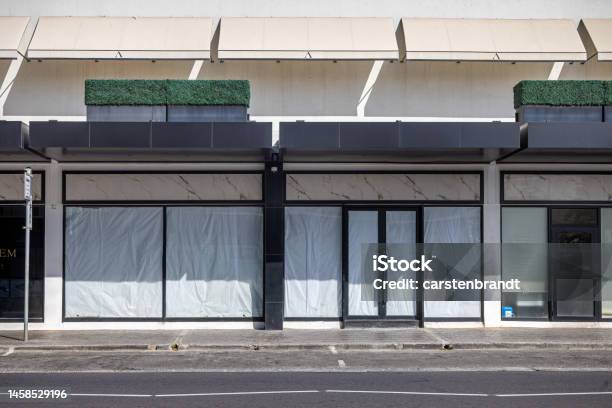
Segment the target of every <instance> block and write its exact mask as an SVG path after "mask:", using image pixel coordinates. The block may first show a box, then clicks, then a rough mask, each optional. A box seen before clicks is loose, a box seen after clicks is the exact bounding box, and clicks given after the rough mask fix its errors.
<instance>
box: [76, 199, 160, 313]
mask: <svg viewBox="0 0 612 408" xmlns="http://www.w3.org/2000/svg"><path fill="white" fill-rule="evenodd" d="M162 235H163V209H162V208H154V207H98V208H95V207H67V208H66V231H65V277H64V279H65V286H66V290H65V293H64V296H65V307H66V311H65V315H66V317H68V318H159V317H161V315H162V252H163V250H162V245H163V243H162V241H163V238H162Z"/></svg>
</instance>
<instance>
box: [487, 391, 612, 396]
mask: <svg viewBox="0 0 612 408" xmlns="http://www.w3.org/2000/svg"><path fill="white" fill-rule="evenodd" d="M564 395H612V391H599V392H598V391H595V392H547V393H539V394H495V396H496V397H554V396H564Z"/></svg>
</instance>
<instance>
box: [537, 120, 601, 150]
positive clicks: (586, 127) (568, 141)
mask: <svg viewBox="0 0 612 408" xmlns="http://www.w3.org/2000/svg"><path fill="white" fill-rule="evenodd" d="M527 136H528V148H529V149H545V148H548V149H576V150H580V149H610V148H612V123H529V124H528V125H527Z"/></svg>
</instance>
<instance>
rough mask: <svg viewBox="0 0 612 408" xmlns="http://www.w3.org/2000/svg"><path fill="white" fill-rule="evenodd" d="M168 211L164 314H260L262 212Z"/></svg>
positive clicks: (232, 209)
mask: <svg viewBox="0 0 612 408" xmlns="http://www.w3.org/2000/svg"><path fill="white" fill-rule="evenodd" d="M166 211H167V213H166V279H167V280H166V299H167V301H166V315H167V316H168V317H260V316H262V309H263V214H262V209H261V208H259V207H169V208H167V210H166Z"/></svg>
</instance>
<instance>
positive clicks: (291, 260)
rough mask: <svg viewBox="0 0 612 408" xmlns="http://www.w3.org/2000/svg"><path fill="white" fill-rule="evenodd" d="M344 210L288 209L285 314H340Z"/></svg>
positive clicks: (287, 315) (289, 315)
mask: <svg viewBox="0 0 612 408" xmlns="http://www.w3.org/2000/svg"><path fill="white" fill-rule="evenodd" d="M341 235H342V210H341V209H340V208H338V207H323V208H317V207H287V208H286V209H285V316H286V317H309V318H310V317H338V316H340V312H341V306H340V305H341V303H340V302H341V291H340V282H341V271H342V238H341Z"/></svg>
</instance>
